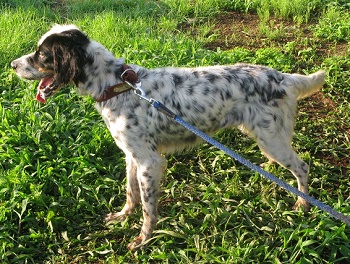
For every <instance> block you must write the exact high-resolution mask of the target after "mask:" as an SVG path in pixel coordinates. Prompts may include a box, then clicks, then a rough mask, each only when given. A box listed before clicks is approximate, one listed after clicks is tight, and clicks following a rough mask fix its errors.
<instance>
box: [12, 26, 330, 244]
mask: <svg viewBox="0 0 350 264" xmlns="http://www.w3.org/2000/svg"><path fill="white" fill-rule="evenodd" d="M11 67H12V68H13V69H14V70H15V71H16V73H17V74H18V76H20V77H22V78H24V79H29V80H41V81H40V83H39V86H38V94H37V99H38V100H39V101H41V102H44V101H45V100H46V98H47V97H49V96H51V95H52V94H54V93H55V92H57V91H58V90H59V88H61V87H62V86H63V85H66V84H70V83H74V84H75V85H76V86H77V87H78V90H79V92H80V93H82V94H84V95H90V96H92V97H93V98H95V100H96V101H97V103H96V108H97V110H98V111H99V112H100V113H101V115H102V117H103V119H104V121H105V123H106V125H107V127H108V129H109V130H110V132H111V134H112V136H113V138H114V140H115V142H116V144H117V145H118V147H119V148H120V149H122V150H123V151H124V153H125V155H126V164H127V187H126V204H125V205H124V207H123V209H122V210H121V211H120V212H118V213H111V214H109V215H108V216H107V220H114V219H117V220H123V219H125V217H126V216H127V215H129V214H131V213H132V212H133V210H134V209H135V208H136V207H137V206H138V205H139V204H140V203H142V211H143V225H142V229H141V233H140V235H139V236H137V237H136V238H135V239H134V240H133V241H132V242H131V243H130V244H129V249H138V248H140V247H142V246H144V245H145V244H146V243H145V242H146V240H148V239H149V238H150V237H151V235H152V232H153V230H154V228H155V226H156V223H157V215H158V212H157V207H158V198H159V192H160V191H159V189H160V181H161V178H162V176H163V174H164V173H165V168H166V160H165V158H164V157H163V156H162V154H165V153H173V152H174V151H178V150H182V149H185V148H186V147H190V146H193V145H194V144H197V143H199V142H201V140H199V138H197V137H196V136H194V135H193V134H192V133H191V132H189V131H188V130H186V129H185V128H183V127H182V126H180V125H178V124H176V123H175V122H173V120H171V119H170V118H168V117H167V116H165V115H163V114H162V113H159V112H158V111H157V110H156V109H154V108H153V107H150V106H149V105H148V103H147V102H146V101H144V100H140V99H139V97H138V96H136V95H135V94H134V93H133V92H132V91H130V90H129V87H128V86H127V85H126V82H125V81H128V82H129V83H130V82H133V83H135V82H136V81H137V79H139V80H140V81H141V83H142V88H143V90H144V91H145V92H146V95H147V97H149V98H154V99H156V100H159V101H160V102H162V103H163V104H164V105H166V106H167V107H168V108H170V109H171V110H173V111H174V112H175V113H176V114H178V115H179V116H181V117H182V118H183V119H184V120H185V121H187V122H189V123H190V124H193V125H194V126H196V127H197V128H199V129H200V130H202V131H204V132H206V133H208V134H213V133H215V132H216V131H218V130H219V129H221V128H227V127H233V126H235V127H238V128H239V129H241V130H242V131H243V132H245V133H247V134H248V135H250V136H251V137H252V138H254V139H255V140H256V142H257V143H258V145H259V147H260V149H261V151H262V152H263V153H264V154H265V155H266V157H267V158H268V159H269V160H270V161H275V162H277V163H279V164H280V165H282V166H283V167H285V168H287V169H288V170H290V171H291V172H292V173H293V175H294V176H295V177H296V179H297V182H298V189H299V190H300V191H302V192H304V193H308V186H307V180H308V165H307V164H306V163H305V162H303V161H302V160H301V159H300V158H299V157H298V156H297V154H296V153H295V152H294V151H293V149H292V147H291V140H292V137H293V126H294V122H295V117H296V112H297V101H298V100H299V99H302V98H305V97H307V96H310V95H312V94H314V93H316V92H317V91H319V90H320V89H321V86H322V85H323V83H324V78H325V72H324V71H319V72H316V73H314V74H311V75H309V76H304V75H299V74H286V73H281V72H278V71H276V70H274V69H271V68H267V67H264V66H258V65H249V64H236V65H232V66H212V67H200V68H170V67H169V68H158V69H145V68H142V67H140V66H137V65H131V66H126V65H125V64H124V60H123V59H121V58H115V57H114V56H113V55H112V54H111V53H110V52H109V51H107V50H106V48H104V47H103V46H102V45H101V44H99V43H97V42H95V41H93V40H91V39H89V38H88V37H87V36H86V35H85V34H84V33H83V32H81V31H80V30H79V29H78V28H77V27H76V26H74V25H55V26H54V27H53V28H52V29H51V30H50V31H48V32H47V33H46V34H44V35H43V36H42V38H41V39H40V40H39V43H38V46H37V48H36V51H35V52H33V53H31V54H28V55H25V56H23V57H21V58H19V59H16V60H14V61H12V62H11ZM121 75H123V77H121ZM295 208H303V209H304V210H305V211H307V210H308V209H309V204H308V203H307V202H306V201H305V200H303V199H302V198H300V197H299V198H298V200H297V202H296V204H295Z"/></svg>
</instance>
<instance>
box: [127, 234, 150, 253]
mask: <svg viewBox="0 0 350 264" xmlns="http://www.w3.org/2000/svg"><path fill="white" fill-rule="evenodd" d="M143 242H144V241H143V239H142V237H141V236H137V237H135V238H134V240H133V241H132V242H130V243H129V244H128V249H129V250H130V251H133V252H135V251H137V250H140V249H142V248H144V247H145V246H146V245H145V244H144V243H143Z"/></svg>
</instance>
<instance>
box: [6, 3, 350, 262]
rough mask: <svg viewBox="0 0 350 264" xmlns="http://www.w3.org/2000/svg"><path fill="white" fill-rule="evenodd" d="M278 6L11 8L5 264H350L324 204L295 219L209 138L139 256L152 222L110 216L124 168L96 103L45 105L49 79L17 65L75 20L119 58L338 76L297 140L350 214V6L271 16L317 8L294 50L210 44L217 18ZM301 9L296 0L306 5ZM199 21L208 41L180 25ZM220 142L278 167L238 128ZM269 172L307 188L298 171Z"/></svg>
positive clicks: (180, 171) (316, 181)
mask: <svg viewBox="0 0 350 264" xmlns="http://www.w3.org/2000/svg"><path fill="white" fill-rule="evenodd" d="M266 2H267V0H266V1H265V2H264V1H263V0H260V1H257V0H256V1H250V0H240V1H218V0H202V1H187V0H176V1H173V0H164V1H146V0H141V1H129V0H118V1H107V0H104V1H92V0H83V1H34V0H22V1H18V0H6V1H3V2H1V3H0V7H1V12H0V38H1V42H0V66H1V71H0V94H1V95H0V124H1V125H0V161H1V163H0V262H3V263H346V261H347V259H349V258H350V250H349V246H348V245H349V243H350V241H349V237H350V228H349V227H348V226H346V225H345V224H343V223H341V222H340V221H337V220H334V219H333V218H330V217H329V216H328V215H327V214H326V213H324V212H322V211H320V210H319V209H318V208H315V207H312V209H311V212H310V213H309V215H308V216H304V215H303V214H302V213H301V212H294V211H292V210H291V205H292V204H293V202H294V201H295V199H296V198H295V197H294V196H293V195H291V194H290V193H287V192H285V191H284V190H282V189H280V188H279V187H277V186H276V185H275V184H273V183H271V182H269V181H268V180H266V179H264V178H262V177H261V176H260V175H258V174H256V173H254V172H251V171H249V170H248V169H246V168H245V167H243V166H241V165H240V164H237V163H236V162H235V161H233V160H232V159H230V158H229V157H227V156H226V155H224V154H223V153H221V152H220V151H217V150H216V149H215V148H214V147H212V146H209V145H207V144H204V145H202V146H201V147H200V148H199V149H196V150H193V151H190V152H187V153H182V154H178V155H174V156H170V157H169V163H168V169H167V175H166V177H165V178H164V181H163V192H162V195H161V199H160V217H159V223H158V225H157V230H156V232H155V234H154V237H153V239H152V241H151V244H150V246H149V247H148V248H147V249H145V250H142V251H140V252H137V253H135V254H133V253H131V252H128V251H127V249H126V246H127V244H128V242H130V240H131V239H132V238H133V237H134V236H136V235H137V234H138V232H139V229H140V226H141V221H140V217H141V211H140V210H139V211H137V212H136V213H135V214H134V215H132V216H130V217H129V218H128V219H127V221H125V222H122V223H118V224H115V225H112V226H105V225H104V223H103V217H104V215H106V214H107V213H109V212H111V211H117V210H119V209H120V208H121V207H122V206H123V203H124V200H125V183H126V182H125V172H124V170H125V164H124V156H123V153H121V152H120V151H119V150H118V149H117V147H116V146H115V144H114V143H113V139H112V137H111V136H110V135H109V132H108V130H107V128H106V127H105V125H104V123H103V121H102V119H101V118H100V116H99V115H98V113H97V112H96V110H95V109H94V107H93V101H92V99H90V98H87V97H80V96H78V95H77V93H76V91H75V89H74V87H67V88H64V89H62V91H61V92H60V93H59V94H57V96H55V97H54V98H53V99H51V100H50V102H49V103H47V104H45V105H42V104H39V103H38V102H36V101H35V98H34V97H35V90H36V88H35V87H36V84H37V83H35V82H25V81H22V80H19V79H18V78H17V77H16V75H15V74H14V73H13V71H12V70H11V69H10V67H9V63H10V61H11V60H12V59H14V58H17V57H18V56H20V55H23V54H25V53H28V52H30V51H32V50H33V49H34V48H35V45H36V41H37V40H38V38H39V37H40V36H41V35H42V34H43V33H44V32H45V31H46V30H48V29H49V28H50V27H51V26H52V24H54V23H74V24H77V25H78V26H79V27H80V28H81V29H83V30H84V31H85V32H87V33H88V35H89V36H90V37H92V38H93V39H96V40H97V41H99V42H101V43H102V44H104V45H105V46H106V47H107V48H108V49H110V50H111V51H112V52H113V53H115V54H116V56H117V57H125V58H126V61H127V63H136V64H141V65H142V66H144V67H150V68H151V67H158V66H170V65H172V66H199V65H214V64H232V63H235V62H251V63H258V64H264V65H269V66H271V67H275V68H277V69H279V70H283V71H287V72H294V71H300V72H305V73H308V72H313V71H315V70H317V69H320V68H322V69H325V70H327V72H328V77H327V82H326V85H325V86H324V89H323V94H324V95H323V99H322V100H316V99H315V98H313V99H308V100H304V101H302V102H301V103H300V111H299V115H298V120H297V123H296V132H295V137H294V141H293V142H294V143H293V146H294V147H295V149H296V150H297V152H298V153H299V155H300V157H301V158H303V159H304V160H305V161H307V162H308V163H310V167H311V169H310V180H309V183H310V193H311V195H312V196H313V197H315V198H317V199H320V200H321V201H323V202H325V203H327V204H328V205H330V206H333V207H335V208H336V209H337V210H339V211H341V212H343V213H345V214H347V215H349V213H350V209H349V208H350V207H349V192H350V187H349V183H348V182H349V169H350V165H349V162H348V157H349V155H350V134H349V133H350V132H349V131H350V114H349V113H350V111H349V110H350V109H349V101H350V97H349V87H350V83H349V74H350V58H349V53H348V51H349V47H348V46H346V45H345V48H344V41H348V36H349V32H348V28H347V26H348V25H347V23H348V19H347V18H348V17H349V16H350V13H349V8H348V4H347V1H341V0H339V1H327V5H324V3H323V2H322V3H321V2H320V1H313V2H310V1H308V3H309V2H310V3H313V4H314V5H313V8H312V9H305V10H304V11H305V12H306V13H303V12H301V11H300V10H299V11H298V9H296V10H294V9H293V10H290V9H288V8H287V9H286V10H289V11H288V12H291V11H292V13H284V12H287V11H286V10H285V11H283V10H282V8H284V5H287V1H282V2H283V5H282V4H281V5H280V6H276V5H275V6H272V8H271V7H269V8H271V9H269V17H271V16H280V17H281V18H280V19H281V20H283V21H286V22H287V21H289V23H290V21H291V20H292V21H293V19H295V18H296V17H303V20H302V21H304V22H305V21H310V18H307V16H308V14H310V12H311V11H309V10H316V11H315V12H314V13H313V14H316V15H314V16H313V17H312V19H311V20H313V21H314V22H313V24H310V25H305V27H306V28H305V29H307V30H309V31H310V32H312V33H311V34H310V36H309V37H310V38H309V39H302V38H301V37H300V36H299V35H295V40H294V41H291V42H288V43H287V44H276V45H274V44H273V43H274V42H271V43H270V42H267V45H266V47H260V48H258V49H256V50H249V49H248V48H246V47H245V46H244V45H243V46H237V47H232V48H231V49H228V50H221V49H214V50H209V49H207V48H206V45H207V44H208V43H210V42H211V41H212V40H214V39H215V38H218V37H225V36H216V35H215V34H213V35H211V34H212V33H211V29H212V28H213V27H214V26H215V17H216V16H218V15H224V14H225V12H228V11H232V10H239V11H240V12H261V11H259V10H262V9H261V8H262V6H263V3H265V4H266ZM272 2H273V1H272ZM274 2H276V1H274ZM276 3H277V2H276ZM300 3H304V2H302V1H288V4H294V6H295V7H298V6H300V5H301V4H300ZM308 12H309V13H308ZM332 12H333V13H332ZM336 12H340V13H336ZM339 14H340V15H341V16H342V18H344V19H343V20H339V16H340V15H339ZM193 19H197V20H198V21H199V22H198V23H195V24H194V25H193V27H197V28H198V30H196V34H195V35H193V34H192V33H191V32H186V31H185V30H181V26H180V25H182V24H183V23H189V21H193ZM261 19H262V21H263V22H264V23H267V25H272V22H269V20H268V18H264V19H265V20H264V19H263V18H261ZM295 21H296V24H298V23H299V22H298V21H299V20H295ZM298 25H299V26H301V25H304V24H303V23H301V24H298ZM258 26H259V25H257V27H258ZM334 28H339V31H338V30H334ZM344 28H345V29H344ZM280 30H281V31H282V30H283V27H282V26H281V28H280ZM337 32H341V34H340V35H339V34H338V33H337ZM282 33H283V32H277V33H276V34H282ZM269 38H271V39H274V38H275V36H274V35H271V36H269ZM329 40H330V42H327V43H328V46H327V47H329V49H330V50H337V49H338V48H339V46H340V45H342V47H343V48H342V50H341V53H340V51H339V54H337V52H335V53H330V54H328V53H322V52H320V50H321V49H320V47H321V46H322V43H325V41H329ZM72 102H74V103H72ZM216 138H217V139H218V140H219V141H221V142H222V143H223V144H225V145H227V146H229V147H230V148H232V149H233V150H235V151H237V152H238V153H240V154H242V155H243V156H245V157H247V158H248V159H249V160H251V161H252V162H254V163H256V164H260V163H262V162H265V161H266V160H265V159H264V158H263V156H262V155H261V153H260V152H259V150H258V148H257V146H256V144H255V143H254V142H253V141H252V140H250V139H248V138H247V137H245V136H242V135H241V134H240V133H238V132H237V131H236V130H232V131H223V132H220V133H219V134H218V135H217V136H216ZM233 139H234V140H233ZM267 167H268V170H269V171H270V172H272V173H273V174H275V175H276V176H278V177H280V178H281V179H283V180H285V181H287V182H289V183H291V184H295V180H294V178H293V177H292V176H291V175H290V173H289V172H288V171H286V170H284V169H282V168H281V167H279V166H277V165H269V166H267Z"/></svg>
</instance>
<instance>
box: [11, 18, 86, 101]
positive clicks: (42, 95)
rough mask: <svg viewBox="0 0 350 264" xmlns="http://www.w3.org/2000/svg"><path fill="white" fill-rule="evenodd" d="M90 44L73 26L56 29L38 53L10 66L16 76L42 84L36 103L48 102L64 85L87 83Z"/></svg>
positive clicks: (51, 32)
mask: <svg viewBox="0 0 350 264" xmlns="http://www.w3.org/2000/svg"><path fill="white" fill-rule="evenodd" d="M89 42H90V40H89V39H88V37H87V36H86V35H85V34H84V33H82V32H81V31H80V30H79V29H78V28H77V27H76V26H74V25H55V26H54V27H53V28H52V29H51V30H50V31H48V32H47V33H46V34H44V35H43V36H42V37H41V39H40V40H39V42H38V46H37V49H36V51H35V52H33V53H30V54H28V55H24V56H22V57H20V58H18V59H16V60H14V61H12V62H11V67H12V68H13V69H14V70H15V71H16V73H17V75H18V76H19V77H21V78H24V79H27V80H40V83H39V86H38V93H37V96H36V99H37V100H38V101H40V102H45V101H46V98H47V97H49V96H51V95H53V94H54V93H55V92H57V91H58V90H59V89H60V88H61V87H62V85H65V84H69V83H75V84H78V83H79V82H82V81H84V79H86V74H85V72H84V70H83V69H84V67H83V66H84V65H85V64H86V63H87V60H88V58H87V55H86V47H87V45H88V44H89Z"/></svg>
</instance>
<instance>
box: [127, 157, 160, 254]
mask: <svg viewBox="0 0 350 264" xmlns="http://www.w3.org/2000/svg"><path fill="white" fill-rule="evenodd" d="M153 154H154V153H153ZM165 168H166V161H165V159H164V158H163V157H161V156H160V155H159V154H158V153H157V154H154V155H153V156H152V157H151V158H150V157H148V159H147V160H146V161H143V162H140V164H139V166H138V168H137V178H138V181H139V187H140V194H141V201H142V213H143V224H142V228H141V233H140V235H139V236H137V237H135V238H134V240H133V241H132V242H131V243H129V245H128V248H129V249H130V250H138V249H140V248H142V247H144V246H146V244H147V242H146V241H147V240H148V239H150V238H151V236H152V232H153V230H154V228H155V226H156V224H157V221H158V198H159V193H160V190H159V189H160V181H161V178H162V176H163V175H164V172H165Z"/></svg>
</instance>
